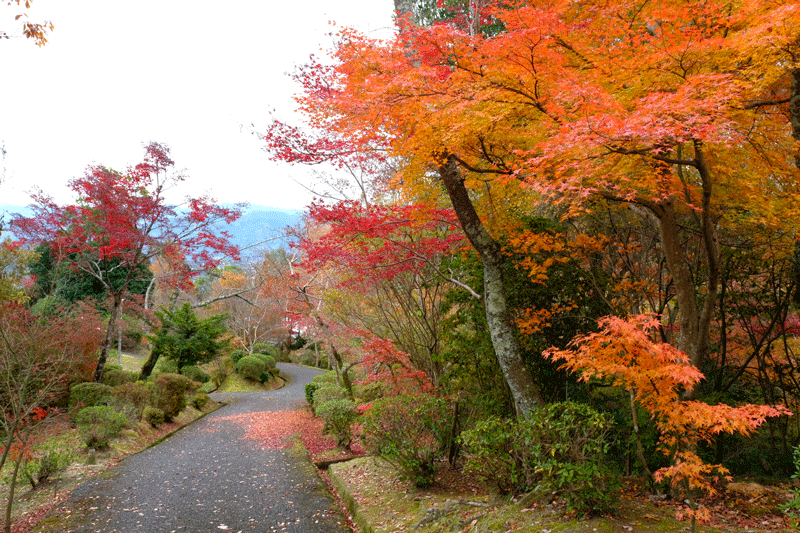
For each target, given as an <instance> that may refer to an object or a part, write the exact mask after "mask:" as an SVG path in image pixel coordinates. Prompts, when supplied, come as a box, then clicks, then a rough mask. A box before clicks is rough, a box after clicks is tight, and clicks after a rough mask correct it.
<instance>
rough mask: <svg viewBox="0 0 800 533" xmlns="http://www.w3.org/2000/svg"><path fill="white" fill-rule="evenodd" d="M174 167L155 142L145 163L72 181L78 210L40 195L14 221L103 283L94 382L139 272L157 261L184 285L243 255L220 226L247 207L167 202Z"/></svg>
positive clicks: (92, 170) (30, 239)
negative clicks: (106, 311)
mask: <svg viewBox="0 0 800 533" xmlns="http://www.w3.org/2000/svg"><path fill="white" fill-rule="evenodd" d="M174 165H175V162H174V161H173V160H172V159H171V158H170V151H169V148H168V147H167V146H166V145H164V144H160V143H155V142H151V143H149V144H147V145H146V146H145V157H144V160H143V161H142V162H141V163H139V164H137V165H136V166H134V167H131V168H129V169H128V171H127V173H125V174H123V173H120V172H117V171H114V170H112V169H109V168H106V167H103V166H99V165H94V166H90V167H88V168H87V170H86V173H85V175H84V176H83V177H79V178H74V179H72V180H71V181H70V183H69V187H70V188H71V189H72V190H73V191H74V192H75V194H76V196H77V201H76V202H75V203H74V204H72V205H66V206H61V205H58V204H57V203H56V202H55V201H54V200H53V199H52V197H50V196H49V195H47V194H46V193H44V192H42V191H41V190H37V192H35V193H34V194H33V195H32V198H33V200H34V202H35V203H34V204H33V205H32V206H31V207H32V209H33V216H31V217H24V216H21V215H17V216H15V217H14V218H13V220H12V223H11V224H12V228H13V231H14V232H15V234H16V235H18V236H19V237H20V238H21V240H22V242H24V243H30V244H37V245H38V244H46V245H47V246H49V247H50V249H51V250H52V252H53V254H54V256H55V257H56V258H57V259H58V260H59V261H67V262H69V264H70V265H71V266H72V268H73V269H75V270H80V271H82V272H85V273H86V274H88V275H90V276H92V277H93V278H95V279H96V280H98V281H99V282H100V283H101V284H102V286H103V288H104V289H105V291H106V294H108V296H109V297H110V299H111V301H112V305H111V314H110V317H109V322H108V326H107V328H106V332H105V340H104V342H103V349H102V351H101V353H100V356H99V358H98V361H97V367H96V368H95V372H94V379H95V381H98V382H99V381H100V380H101V379H102V377H103V368H104V366H105V362H106V358H107V356H108V350H109V347H110V346H111V344H112V334H113V331H114V327H115V324H116V321H117V316H118V313H119V311H120V307H121V305H122V300H123V298H124V297H125V294H126V292H127V290H128V287H129V286H130V284H131V282H133V281H134V279H135V276H136V274H137V272H140V271H141V269H142V268H146V267H147V266H148V265H149V264H150V261H151V260H152V259H154V258H156V257H158V258H160V259H161V260H162V261H165V262H166V263H168V264H169V266H170V270H171V272H173V274H174V275H173V276H172V278H171V280H170V282H172V283H175V284H176V285H178V286H183V287H186V286H188V285H191V280H192V277H193V276H194V275H195V274H196V273H197V272H200V271H204V270H208V269H211V268H214V267H216V266H217V265H218V264H219V261H220V258H221V257H224V256H230V257H233V258H237V257H238V249H237V248H236V247H235V246H233V245H231V244H230V243H229V242H228V239H229V237H230V236H229V235H228V234H227V233H226V232H224V231H221V232H220V231H218V230H217V225H218V224H219V223H220V222H225V223H231V222H233V221H234V220H236V219H237V218H238V217H239V216H240V215H241V207H242V206H241V205H238V206H235V207H233V208H227V207H221V206H219V205H217V204H216V203H215V201H214V200H213V199H212V198H209V197H207V196H203V197H200V198H188V199H187V202H186V204H187V209H180V210H179V209H178V207H177V206H175V205H170V204H168V203H167V200H166V198H165V193H166V191H167V190H168V189H169V188H170V187H171V186H173V185H175V184H176V183H178V182H180V181H183V180H184V179H185V176H184V175H183V174H182V173H179V172H178V173H176V172H171V169H172V167H174ZM120 273H123V275H119V274H120Z"/></svg>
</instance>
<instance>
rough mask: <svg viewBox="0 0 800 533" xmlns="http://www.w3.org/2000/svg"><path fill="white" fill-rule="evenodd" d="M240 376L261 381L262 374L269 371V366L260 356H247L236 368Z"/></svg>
mask: <svg viewBox="0 0 800 533" xmlns="http://www.w3.org/2000/svg"><path fill="white" fill-rule="evenodd" d="M234 370H236V373H237V374H239V375H240V376H242V377H244V378H247V379H252V380H254V381H259V380H260V376H261V374H262V373H264V372H266V371H267V364H266V363H265V362H264V361H263V360H262V359H261V358H260V357H258V356H255V355H246V356H244V357H242V358H241V359H240V360H239V362H238V363H236V366H235V367H234Z"/></svg>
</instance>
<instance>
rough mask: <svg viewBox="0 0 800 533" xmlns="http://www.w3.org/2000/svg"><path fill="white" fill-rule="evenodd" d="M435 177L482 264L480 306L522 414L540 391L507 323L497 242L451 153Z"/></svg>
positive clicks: (531, 404) (502, 261)
mask: <svg viewBox="0 0 800 533" xmlns="http://www.w3.org/2000/svg"><path fill="white" fill-rule="evenodd" d="M439 176H440V177H441V179H442V182H443V183H444V186H445V189H447V194H448V195H449V197H450V202H451V203H452V205H453V209H454V210H455V212H456V216H457V217H458V220H459V222H460V224H461V228H462V229H463V230H464V233H465V234H466V236H467V239H469V241H470V243H472V246H473V247H474V248H475V250H476V251H477V252H478V255H479V256H480V258H481V261H482V263H483V281H484V306H485V308H486V321H487V322H488V325H489V335H490V337H491V339H492V345H493V346H494V351H495V356H496V357H497V362H498V363H499V364H500V369H501V370H502V372H503V377H504V378H505V380H506V383H508V386H509V388H510V389H511V394H512V396H513V398H514V403H515V405H516V409H517V413H518V414H521V415H526V414H527V413H529V412H530V411H531V410H533V408H534V407H535V406H536V405H538V404H540V403H541V402H542V399H541V392H540V391H539V388H538V387H537V386H536V384H535V383H534V381H533V377H532V376H531V373H530V371H529V369H528V367H527V365H526V364H525V361H524V360H523V358H522V350H521V349H520V347H519V343H518V342H517V339H516V337H515V335H514V328H513V327H512V326H511V318H510V315H509V310H508V302H507V301H506V295H505V280H504V277H503V263H504V259H503V255H502V250H501V248H500V244H499V243H498V242H497V241H495V240H494V238H492V236H491V235H489V232H488V231H487V230H486V228H485V227H484V225H483V222H481V220H480V217H478V213H477V212H476V211H475V206H473V204H472V201H471V200H470V198H469V193H468V192H467V189H466V187H465V186H464V180H463V179H462V177H461V172H460V171H459V168H458V165H457V163H456V160H455V158H454V157H452V155H447V158H446V159H445V161H444V162H443V163H442V165H441V166H440V167H439Z"/></svg>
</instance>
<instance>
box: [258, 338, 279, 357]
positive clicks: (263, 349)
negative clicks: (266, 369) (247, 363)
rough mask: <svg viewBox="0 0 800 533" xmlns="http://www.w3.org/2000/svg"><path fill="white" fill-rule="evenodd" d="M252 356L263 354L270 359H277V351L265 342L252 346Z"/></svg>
mask: <svg viewBox="0 0 800 533" xmlns="http://www.w3.org/2000/svg"><path fill="white" fill-rule="evenodd" d="M253 354H263V355H270V356H272V357H275V358H277V357H278V355H279V354H278V349H277V348H276V347H275V346H273V345H271V344H267V343H265V342H258V343H256V344H254V345H253Z"/></svg>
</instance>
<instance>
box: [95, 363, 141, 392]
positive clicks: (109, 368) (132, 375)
mask: <svg viewBox="0 0 800 533" xmlns="http://www.w3.org/2000/svg"><path fill="white" fill-rule="evenodd" d="M137 379H139V373H138V372H132V371H130V370H125V369H123V368H122V366H120V365H118V364H116V363H108V364H106V366H105V367H103V384H104V385H108V386H109V387H116V386H117V385H122V384H123V383H133V382H134V381H136V380H137Z"/></svg>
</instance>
